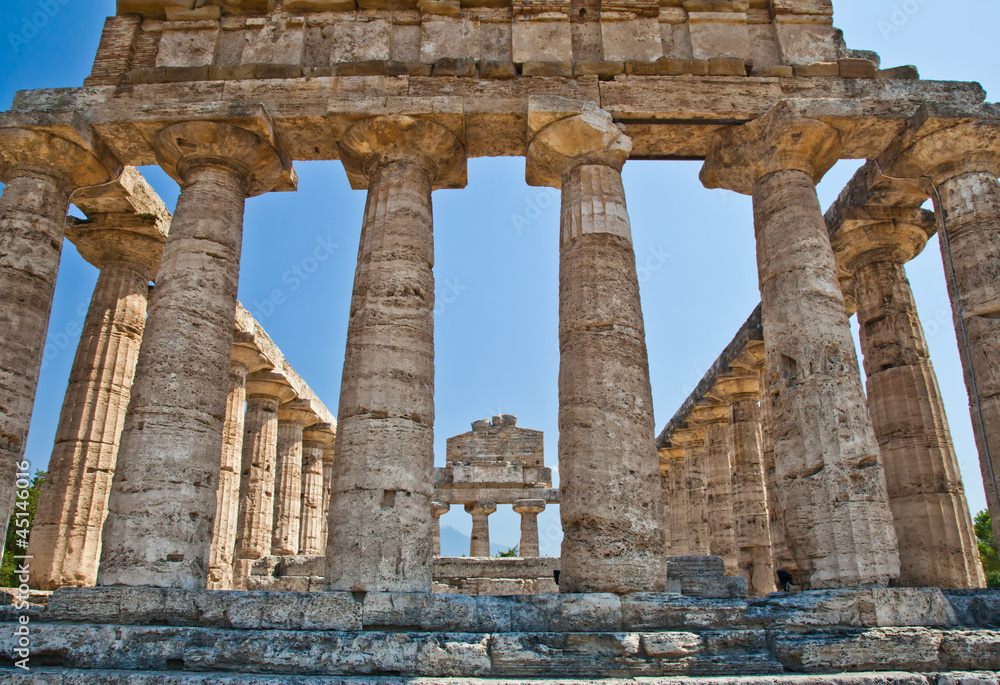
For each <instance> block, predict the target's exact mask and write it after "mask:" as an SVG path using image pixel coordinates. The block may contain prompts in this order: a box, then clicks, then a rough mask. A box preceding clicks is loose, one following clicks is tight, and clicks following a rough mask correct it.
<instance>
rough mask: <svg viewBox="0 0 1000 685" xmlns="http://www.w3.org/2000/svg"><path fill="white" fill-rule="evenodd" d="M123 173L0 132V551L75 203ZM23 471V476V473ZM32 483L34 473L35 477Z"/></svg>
mask: <svg viewBox="0 0 1000 685" xmlns="http://www.w3.org/2000/svg"><path fill="white" fill-rule="evenodd" d="M119 168H120V167H118V166H114V165H113V164H109V163H106V161H102V160H101V159H99V158H98V156H96V155H95V154H94V153H93V152H91V151H90V150H87V149H85V148H84V147H82V146H81V145H78V144H77V143H73V142H70V141H69V140H66V139H65V138H60V137H58V136H55V135H52V134H50V133H45V132H40V131H33V130H27V129H20V128H2V129H0V181H2V182H3V183H5V184H6V187H5V188H4V191H3V195H2V196H0V293H2V297H0V407H2V410H0V483H3V484H4V486H3V488H2V489H0V532H2V533H3V536H2V537H0V551H2V548H3V544H4V541H6V539H7V537H6V530H7V522H8V521H9V520H10V515H11V512H12V511H13V508H14V499H15V497H16V489H15V488H14V487H13V483H14V481H15V480H16V477H17V474H18V473H19V472H21V471H22V470H23V471H25V472H27V471H30V470H31V465H30V464H27V465H24V464H22V461H23V458H24V449H25V444H26V441H27V438H28V425H29V424H30V422H31V411H32V408H33V407H34V404H35V391H36V389H37V387H38V374H39V372H40V371H41V367H42V354H43V352H44V349H45V336H46V333H47V332H48V327H49V315H50V313H51V311H52V296H53V294H54V292H55V285H56V273H57V272H58V271H59V256H60V254H61V252H62V242H63V229H64V226H65V224H66V212H67V211H68V210H69V202H70V196H71V195H72V193H73V192H74V191H75V190H76V189H77V188H83V187H87V186H93V185H98V184H101V183H105V182H107V181H109V180H110V179H111V178H112V176H113V175H114V174H115V173H117V171H118V170H119ZM22 467H23V468H22ZM29 476H30V473H29Z"/></svg>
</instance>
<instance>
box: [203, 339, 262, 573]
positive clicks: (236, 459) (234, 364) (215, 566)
mask: <svg viewBox="0 0 1000 685" xmlns="http://www.w3.org/2000/svg"><path fill="white" fill-rule="evenodd" d="M253 356H254V353H252V352H251V351H250V350H249V349H247V348H246V347H242V346H237V345H234V346H233V359H232V361H231V362H230V365H229V395H228V397H227V399H226V421H225V423H224V424H223V428H222V459H221V461H220V466H221V468H220V470H219V489H218V491H217V492H216V499H215V523H214V530H213V533H212V549H211V552H210V554H209V563H208V589H209V590H231V589H233V555H234V553H235V551H236V529H237V526H238V522H239V512H240V472H241V471H242V457H243V427H244V418H245V416H246V399H247V393H246V381H247V373H248V372H249V369H250V366H248V364H252V363H253V360H252V359H247V358H252V357H253Z"/></svg>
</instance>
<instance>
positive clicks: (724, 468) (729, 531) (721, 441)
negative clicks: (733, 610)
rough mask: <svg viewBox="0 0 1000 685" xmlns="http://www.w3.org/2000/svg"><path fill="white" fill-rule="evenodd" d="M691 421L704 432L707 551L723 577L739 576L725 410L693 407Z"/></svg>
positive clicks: (727, 426) (714, 405)
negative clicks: (722, 570) (722, 566)
mask: <svg viewBox="0 0 1000 685" xmlns="http://www.w3.org/2000/svg"><path fill="white" fill-rule="evenodd" d="M691 420H692V421H694V422H696V423H697V424H698V425H700V426H702V427H703V428H704V430H705V497H706V500H707V502H708V549H709V553H710V554H713V555H715V556H717V557H721V558H722V561H723V562H724V563H725V565H726V575H727V576H735V575H738V574H739V572H740V566H739V563H737V561H736V538H735V536H734V533H733V467H732V457H731V455H730V446H729V433H730V427H729V408H728V407H726V406H724V405H719V404H712V405H696V406H695V407H694V409H693V410H692V412H691Z"/></svg>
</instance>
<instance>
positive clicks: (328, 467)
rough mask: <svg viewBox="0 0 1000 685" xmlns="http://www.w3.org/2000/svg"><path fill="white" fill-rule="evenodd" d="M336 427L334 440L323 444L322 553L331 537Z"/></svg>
mask: <svg viewBox="0 0 1000 685" xmlns="http://www.w3.org/2000/svg"><path fill="white" fill-rule="evenodd" d="M336 438H337V436H336V429H334V435H333V440H332V441H330V442H328V443H326V444H324V445H323V509H322V512H321V515H320V518H321V519H322V520H321V523H322V526H323V528H322V531H321V532H320V536H319V539H320V546H321V547H322V548H323V552H322V553H324V554H325V553H326V548H327V546H328V545H329V542H328V540H329V538H330V510H331V506H330V502H331V501H332V499H333V467H334V465H335V464H336V463H337V460H336V454H337V452H336Z"/></svg>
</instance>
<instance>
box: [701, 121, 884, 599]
mask: <svg viewBox="0 0 1000 685" xmlns="http://www.w3.org/2000/svg"><path fill="white" fill-rule="evenodd" d="M840 148H841V140H840V134H839V132H838V131H837V129H835V128H833V127H832V126H831V125H829V124H826V123H824V122H821V121H818V120H816V119H809V118H805V117H801V116H799V115H797V114H796V113H795V112H794V111H793V108H792V106H790V105H789V104H788V103H787V102H781V103H779V104H778V105H776V106H775V107H774V108H772V109H771V110H770V111H769V112H768V113H767V114H766V115H764V116H763V117H761V118H759V119H755V120H754V121H752V122H750V123H749V124H745V125H743V126H739V127H733V128H728V129H725V130H723V131H720V132H719V133H717V134H716V135H715V137H714V139H713V142H712V145H711V149H710V152H709V155H708V159H707V161H706V163H705V166H704V168H703V169H702V172H701V178H702V181H703V182H704V184H705V185H706V186H707V187H709V188H727V189H730V190H735V191H737V192H740V193H744V194H749V195H752V196H753V204H754V228H755V231H756V237H757V261H758V270H759V276H760V289H761V316H762V321H763V327H764V346H765V353H766V356H767V371H768V376H769V377H768V386H769V388H770V389H771V392H772V398H771V399H772V403H771V421H772V422H773V424H774V434H775V437H776V440H775V471H776V476H777V481H778V485H777V487H778V496H779V498H780V499H781V508H782V511H783V512H784V517H785V524H786V527H787V529H788V534H789V536H790V537H791V538H793V539H795V541H796V546H795V551H796V552H797V559H796V560H797V561H798V566H799V570H800V572H801V574H802V576H803V578H801V581H802V583H803V586H804V587H806V588H808V589H822V588H849V587H862V586H870V585H888V584H889V583H891V582H895V581H896V579H898V577H899V554H898V552H897V550H896V535H895V531H894V529H893V525H892V512H891V510H890V509H889V504H888V497H887V494H886V485H885V474H884V472H883V470H882V458H881V455H880V453H879V449H878V443H877V442H876V440H875V433H874V430H873V429H872V423H871V418H870V417H869V416H868V409H867V406H866V400H865V396H864V392H863V389H862V385H861V378H860V372H859V367H858V362H857V354H856V352H855V348H854V340H853V338H852V336H851V327H850V323H849V321H848V318H847V313H846V311H845V305H844V296H843V294H842V292H841V289H840V281H839V276H838V269H837V265H836V262H835V260H834V254H833V249H832V248H831V246H830V239H829V235H828V233H827V228H826V222H825V221H824V219H823V214H822V211H821V210H820V206H819V200H818V198H817V196H816V187H815V186H816V183H817V182H818V181H819V179H820V178H822V177H823V174H824V173H825V172H826V171H827V170H828V169H829V168H830V167H831V166H833V164H834V163H835V162H836V161H837V158H838V155H839V152H840Z"/></svg>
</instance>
